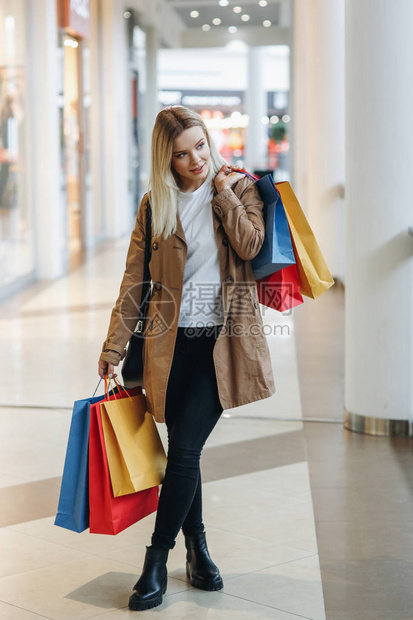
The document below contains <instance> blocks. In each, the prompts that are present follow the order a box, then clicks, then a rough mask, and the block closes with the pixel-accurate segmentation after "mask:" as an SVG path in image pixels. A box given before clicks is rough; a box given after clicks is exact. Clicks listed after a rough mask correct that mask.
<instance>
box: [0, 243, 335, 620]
mask: <svg viewBox="0 0 413 620" xmlns="http://www.w3.org/2000/svg"><path fill="white" fill-rule="evenodd" d="M126 249H127V243H125V242H124V241H122V242H116V243H112V244H109V245H108V248H107V251H105V252H102V251H100V252H97V253H96V255H95V256H94V257H92V258H91V259H90V260H89V261H88V262H87V263H86V264H84V265H82V266H81V267H80V268H79V269H76V270H75V271H72V272H71V273H70V274H69V275H68V276H67V277H66V278H61V279H60V280H59V281H58V282H55V283H50V284H48V285H46V286H44V285H43V286H40V285H39V284H38V285H35V286H33V288H32V294H30V292H29V291H27V290H26V291H25V292H23V293H22V294H21V295H20V303H19V301H18V298H19V296H16V298H15V299H14V300H13V299H12V300H9V301H8V302H7V303H6V302H5V304H3V306H0V338H1V340H2V346H3V351H4V354H5V355H6V357H7V359H8V360H10V368H9V372H8V376H7V378H5V377H4V376H0V394H1V402H0V438H1V439H0V442H1V443H0V519H1V521H0V524H1V525H2V527H1V528H0V546H1V550H2V553H1V558H0V617H1V618H10V619H15V618H21V619H22V620H25V619H26V618H28V619H30V618H53V619H57V620H66V619H68V620H76V619H82V618H95V617H97V618H99V617H101V618H108V619H110V618H112V619H115V618H121V617H122V618H123V617H126V616H131V615H132V616H133V617H136V612H135V613H133V612H129V611H128V609H127V602H128V598H129V595H130V592H131V589H132V586H133V585H134V583H135V582H136V580H137V578H138V576H139V574H140V571H141V569H142V565H143V561H144V556H145V551H146V548H145V545H149V544H150V537H151V534H152V531H153V527H154V522H155V517H156V515H155V514H152V515H149V516H148V517H146V518H145V519H143V520H142V521H140V522H138V523H136V524H134V525H133V526H132V527H130V528H128V529H127V530H125V531H124V532H121V533H120V534H118V535H117V536H100V535H96V534H89V533H88V532H87V531H86V532H83V533H81V534H77V533H74V532H71V531H68V530H65V529H63V528H60V527H56V526H55V525H54V517H55V512H56V509H57V501H58V495H59V490H60V480H61V474H62V471H63V464H64V459H65V453H66V444H67V437H68V432H69V427H70V420H71V408H72V406H73V402H74V400H77V399H80V398H85V397H87V396H91V395H92V393H93V391H94V390H95V388H96V385H97V383H98V377H97V359H98V357H99V353H100V349H101V343H102V341H103V340H104V338H105V336H106V330H107V326H108V320H109V317H110V311H111V308H112V305H113V303H114V301H115V299H116V295H117V292H118V288H119V282H120V278H121V276H122V273H123V269H124V256H125V251H126ZM264 322H265V323H266V325H267V326H268V327H269V328H270V329H272V330H273V333H274V335H271V336H269V337H268V343H269V347H270V351H271V357H272V363H273V367H274V377H275V382H276V389H277V391H276V393H275V394H274V395H273V396H272V397H271V398H268V399H264V400H261V401H257V402H255V403H251V404H249V405H245V406H243V407H237V408H234V409H232V410H228V411H226V412H224V414H226V415H224V416H222V418H221V419H220V421H219V423H218V424H217V426H216V427H215V429H214V430H213V432H212V434H211V436H210V438H209V440H208V441H207V444H206V446H205V448H204V451H203V453H202V458H201V469H202V480H203V508H204V523H205V525H206V531H207V541H208V546H209V550H210V553H211V556H212V557H213V559H214V561H215V562H216V563H217V564H218V565H219V567H220V570H221V574H222V576H223V579H224V589H223V590H221V591H219V592H204V591H201V590H197V589H196V588H193V587H192V586H190V584H189V583H187V579H186V574H185V555H186V549H185V545H184V538H183V535H182V533H180V534H179V535H178V537H177V542H176V547H175V548H174V549H173V550H172V551H171V552H170V554H169V559H168V589H167V592H166V595H165V597H164V602H163V604H162V605H161V606H159V607H158V608H155V609H153V610H149V611H147V612H140V616H139V617H147V618H154V617H157V616H161V617H164V618H171V619H172V618H177V619H178V618H179V619H186V618H188V619H191V618H194V619H195V618H196V619H197V620H198V619H201V620H202V618H205V619H206V618H208V619H221V618H222V619H224V618H225V619H228V618H237V619H240V620H242V619H245V620H252V619H255V618H257V619H258V618H274V619H276V620H277V619H278V620H291V619H296V618H313V619H317V620H318V619H319V618H324V617H325V616H324V615H323V606H324V602H323V591H322V584H321V578H320V571H319V565H318V549H317V539H316V534H315V521H314V513H313V504H312V494H311V487H310V475H309V469H308V463H307V456H306V445H305V441H304V433H303V423H302V422H301V421H292V420H291V418H298V419H299V418H301V416H302V409H301V396H300V385H299V376H298V365H297V356H296V345H295V330H294V320H293V316H292V315H286V316H282V315H280V314H278V313H275V312H274V311H266V312H265V316H264ZM280 327H284V328H285V329H286V331H285V332H284V334H283V335H280V334H277V335H275V334H276V331H277V329H279V328H280ZM39 342H40V343H41V346H39ZM102 392H103V386H102V384H101V385H100V386H99V389H98V393H102ZM277 418H285V419H277ZM157 427H158V430H159V432H160V436H161V439H162V441H163V442H164V445H165V447H166V445H167V438H166V427H165V425H162V424H158V425H157Z"/></svg>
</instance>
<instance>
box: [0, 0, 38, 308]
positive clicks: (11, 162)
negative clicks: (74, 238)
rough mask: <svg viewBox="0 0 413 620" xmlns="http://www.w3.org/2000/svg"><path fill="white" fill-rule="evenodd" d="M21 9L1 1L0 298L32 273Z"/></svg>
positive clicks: (16, 0)
mask: <svg viewBox="0 0 413 620" xmlns="http://www.w3.org/2000/svg"><path fill="white" fill-rule="evenodd" d="M25 8H26V0H13V2H11V1H10V0H0V264H1V269H0V298H1V297H4V296H6V295H8V294H9V293H10V292H11V290H13V288H14V287H15V286H16V284H17V283H18V281H19V280H22V279H26V278H27V277H28V276H30V274H32V273H33V271H34V252H33V230H32V218H31V213H30V202H29V200H28V189H27V185H26V183H27V174H26V169H27V134H28V128H27V110H26V107H27V69H26V67H27V54H26V17H25V16H26V11H25Z"/></svg>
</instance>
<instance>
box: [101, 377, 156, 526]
mask: <svg viewBox="0 0 413 620" xmlns="http://www.w3.org/2000/svg"><path fill="white" fill-rule="evenodd" d="M138 390H141V387H140V386H139V387H137V388H132V389H131V390H129V393H131V392H132V394H136V393H138V392H137V391H138ZM114 398H124V395H123V394H122V393H119V394H112V395H110V394H108V392H107V391H106V394H105V401H109V400H113V399H114ZM158 502H159V489H158V486H153V487H152V488H149V489H144V490H143V491H138V492H137V493H131V494H129V495H122V496H120V497H114V495H113V492H112V485H111V481H110V474H109V467H108V461H107V454H106V448H105V440H104V434H103V426H102V419H101V414H100V403H99V402H98V403H94V404H93V405H91V407H90V430H89V513H90V516H89V527H90V532H91V533H94V534H110V535H115V534H118V533H119V532H121V531H123V530H124V529H126V528H127V527H130V526H131V525H133V524H134V523H136V522H137V521H140V520H141V519H143V518H144V517H146V516H147V515H149V514H151V513H152V512H155V511H156V510H157V508H158Z"/></svg>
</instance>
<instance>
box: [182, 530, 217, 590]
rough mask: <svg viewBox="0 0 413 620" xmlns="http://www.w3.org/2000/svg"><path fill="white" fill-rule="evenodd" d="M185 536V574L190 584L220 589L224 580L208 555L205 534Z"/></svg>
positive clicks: (197, 586)
mask: <svg viewBox="0 0 413 620" xmlns="http://www.w3.org/2000/svg"><path fill="white" fill-rule="evenodd" d="M184 536H185V547H186V550H187V551H186V576H187V577H188V579H189V581H190V584H191V586H194V587H195V588H200V589H201V590H221V588H223V587H224V582H223V581H222V577H221V575H220V574H219V568H218V566H217V565H216V564H214V562H213V561H212V560H211V557H210V555H209V551H208V547H207V543H206V534H205V532H200V533H197V534H188V535H184Z"/></svg>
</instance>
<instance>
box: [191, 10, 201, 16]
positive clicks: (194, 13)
mask: <svg viewBox="0 0 413 620" xmlns="http://www.w3.org/2000/svg"><path fill="white" fill-rule="evenodd" d="M190 16H191V17H198V16H199V13H198V11H191V12H190Z"/></svg>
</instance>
